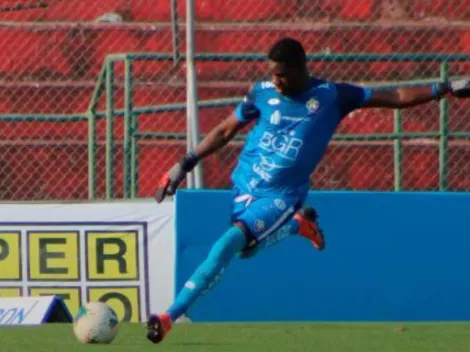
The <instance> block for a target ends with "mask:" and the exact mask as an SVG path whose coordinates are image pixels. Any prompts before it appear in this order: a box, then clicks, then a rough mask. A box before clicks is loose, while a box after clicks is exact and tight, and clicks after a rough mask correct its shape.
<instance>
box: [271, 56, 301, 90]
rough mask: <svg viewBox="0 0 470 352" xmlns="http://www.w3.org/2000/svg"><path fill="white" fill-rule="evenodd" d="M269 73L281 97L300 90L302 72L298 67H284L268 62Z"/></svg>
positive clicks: (277, 63)
mask: <svg viewBox="0 0 470 352" xmlns="http://www.w3.org/2000/svg"><path fill="white" fill-rule="evenodd" d="M269 71H270V74H271V76H272V80H273V83H274V86H275V87H276V90H277V91H278V92H279V93H280V94H283V95H289V94H293V93H295V92H297V91H299V90H300V89H301V88H302V84H303V82H304V80H303V78H304V77H303V72H304V71H303V70H302V69H301V68H299V67H291V66H286V65H284V64H282V63H279V62H274V61H270V62H269Z"/></svg>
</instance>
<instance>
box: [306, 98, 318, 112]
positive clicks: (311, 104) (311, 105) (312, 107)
mask: <svg viewBox="0 0 470 352" xmlns="http://www.w3.org/2000/svg"><path fill="white" fill-rule="evenodd" d="M305 105H306V106H307V110H308V111H309V112H310V113H312V112H315V111H317V109H318V107H319V106H320V103H319V102H318V100H316V99H313V98H311V99H309V100H308V101H307V104H305Z"/></svg>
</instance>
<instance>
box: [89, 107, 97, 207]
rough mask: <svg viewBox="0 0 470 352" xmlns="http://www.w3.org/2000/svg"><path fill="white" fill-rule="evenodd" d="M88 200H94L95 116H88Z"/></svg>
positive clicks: (92, 114)
mask: <svg viewBox="0 0 470 352" xmlns="http://www.w3.org/2000/svg"><path fill="white" fill-rule="evenodd" d="M88 199H90V200H93V199H96V116H95V114H94V113H93V112H90V114H89V116H88Z"/></svg>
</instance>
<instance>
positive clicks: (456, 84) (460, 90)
mask: <svg viewBox="0 0 470 352" xmlns="http://www.w3.org/2000/svg"><path fill="white" fill-rule="evenodd" d="M433 93H434V96H435V97H436V98H438V99H440V98H442V97H443V96H444V95H445V94H447V93H450V94H451V95H452V96H454V97H457V98H468V97H470V80H468V79H458V80H455V81H447V82H443V83H435V84H434V85H433Z"/></svg>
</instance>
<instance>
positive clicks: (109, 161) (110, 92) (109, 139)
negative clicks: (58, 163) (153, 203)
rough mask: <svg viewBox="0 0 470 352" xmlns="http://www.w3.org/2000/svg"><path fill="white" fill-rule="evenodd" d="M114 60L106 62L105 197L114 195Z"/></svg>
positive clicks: (108, 197)
mask: <svg viewBox="0 0 470 352" xmlns="http://www.w3.org/2000/svg"><path fill="white" fill-rule="evenodd" d="M113 75H114V62H113V61H112V60H108V62H107V63H106V199H108V200H109V199H112V198H113V197H114V188H113V186H114V174H113V171H114V170H113V165H114V162H113V161H114V160H113V159H114V121H113V119H114V84H113V78H114V77H113Z"/></svg>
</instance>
